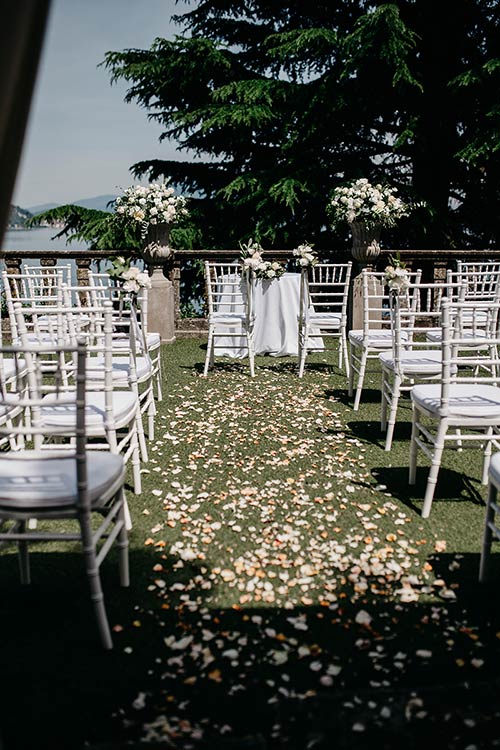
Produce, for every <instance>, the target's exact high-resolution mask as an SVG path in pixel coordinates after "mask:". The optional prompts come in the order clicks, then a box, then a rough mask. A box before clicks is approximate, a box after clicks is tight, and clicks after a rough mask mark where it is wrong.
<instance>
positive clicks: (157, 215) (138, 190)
mask: <svg viewBox="0 0 500 750" xmlns="http://www.w3.org/2000/svg"><path fill="white" fill-rule="evenodd" d="M115 214H116V215H117V216H118V217H120V218H122V219H123V220H124V221H128V222H132V223H133V222H137V223H138V224H140V225H141V235H142V237H143V239H144V237H145V236H146V234H147V231H148V227H149V226H150V225H153V226H154V225H155V224H174V223H176V222H177V221H179V219H180V218H181V217H183V216H187V214H188V210H187V208H186V199H185V198H184V197H183V196H182V195H175V191H174V188H173V187H171V186H170V185H169V184H168V182H167V181H165V182H152V183H151V184H150V185H147V186H144V185H132V186H131V187H128V188H127V189H126V190H124V192H123V195H121V196H118V198H117V199H116V201H115Z"/></svg>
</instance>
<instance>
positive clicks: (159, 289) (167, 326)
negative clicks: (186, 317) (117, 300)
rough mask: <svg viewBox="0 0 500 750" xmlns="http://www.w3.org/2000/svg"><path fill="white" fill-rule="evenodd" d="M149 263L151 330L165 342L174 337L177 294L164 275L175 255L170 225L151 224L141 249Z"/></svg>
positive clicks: (149, 326) (171, 340)
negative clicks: (171, 244) (166, 266)
mask: <svg viewBox="0 0 500 750" xmlns="http://www.w3.org/2000/svg"><path fill="white" fill-rule="evenodd" d="M141 254H142V257H143V258H144V260H145V262H146V263H147V265H148V267H149V275H150V276H151V289H150V290H149V294H148V330H149V331H156V332H157V333H159V334H160V336H161V341H162V344H171V343H172V342H173V341H175V294H174V287H173V284H172V282H171V281H170V279H168V278H167V277H166V276H165V273H164V268H165V262H166V260H167V259H168V258H170V256H171V255H172V248H171V247H170V227H169V225H168V224H155V225H150V226H149V227H148V234H147V238H146V243H145V245H144V247H143V248H142V251H141Z"/></svg>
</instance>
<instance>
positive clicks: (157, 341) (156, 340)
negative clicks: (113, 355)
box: [113, 331, 161, 352]
mask: <svg viewBox="0 0 500 750" xmlns="http://www.w3.org/2000/svg"><path fill="white" fill-rule="evenodd" d="M160 345H161V336H160V334H159V333H156V332H155V331H152V332H151V333H147V334H146V346H147V347H148V350H151V349H158V347H159V346H160ZM129 349H130V336H129V335H128V334H127V333H115V334H113V351H115V352H128V351H129Z"/></svg>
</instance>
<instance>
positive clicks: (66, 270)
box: [22, 263, 73, 285]
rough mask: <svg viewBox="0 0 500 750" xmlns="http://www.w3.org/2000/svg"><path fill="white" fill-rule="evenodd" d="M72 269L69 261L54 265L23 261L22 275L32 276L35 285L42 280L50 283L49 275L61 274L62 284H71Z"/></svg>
mask: <svg viewBox="0 0 500 750" xmlns="http://www.w3.org/2000/svg"><path fill="white" fill-rule="evenodd" d="M72 270H73V269H72V266H71V263H61V264H58V265H55V266H42V265H39V266H35V265H30V264H28V263H23V266H22V274H23V276H27V277H31V278H33V283H34V284H35V285H36V284H40V283H42V284H43V282H46V283H47V284H50V282H51V277H53V276H62V280H63V283H64V284H71V276H72Z"/></svg>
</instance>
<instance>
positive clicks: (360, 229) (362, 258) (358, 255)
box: [349, 221, 382, 266]
mask: <svg viewBox="0 0 500 750" xmlns="http://www.w3.org/2000/svg"><path fill="white" fill-rule="evenodd" d="M349 227H350V229H351V233H352V249H351V252H352V256H353V258H355V259H356V260H357V261H358V263H359V264H360V266H372V265H373V264H374V263H375V260H376V259H377V258H378V256H379V255H380V232H381V230H382V225H381V224H368V225H367V224H365V223H364V222H363V221H353V222H352V223H350V224H349Z"/></svg>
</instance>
